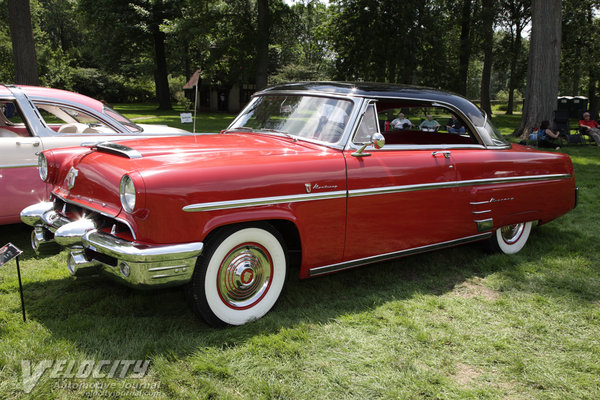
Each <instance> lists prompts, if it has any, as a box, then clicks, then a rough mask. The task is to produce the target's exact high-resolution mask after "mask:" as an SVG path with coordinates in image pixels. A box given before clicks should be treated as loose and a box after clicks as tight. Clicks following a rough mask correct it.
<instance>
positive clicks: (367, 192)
mask: <svg viewBox="0 0 600 400" xmlns="http://www.w3.org/2000/svg"><path fill="white" fill-rule="evenodd" d="M569 178H571V174H549V175H528V176H511V177H506V178H487V179H472V180H464V181H449V182H432V183H421V184H415V185H402V186H390V187H382V188H371V189H357V190H350V191H349V192H348V196H349V197H358V196H371V195H378V194H390V193H401V192H411V191H415V190H433V189H445V188H455V187H463V186H480V185H489V184H497V183H515V182H534V181H545V180H553V179H569ZM487 203H489V201H485V202H476V203H471V204H472V205H475V204H487Z"/></svg>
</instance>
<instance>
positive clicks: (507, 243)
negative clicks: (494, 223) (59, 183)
mask: <svg viewBox="0 0 600 400" xmlns="http://www.w3.org/2000/svg"><path fill="white" fill-rule="evenodd" d="M531 226H532V222H531V221H529V222H520V223H518V224H513V225H506V226H503V227H500V228H498V229H496V231H495V232H494V234H493V236H492V237H491V238H490V239H489V240H490V244H491V247H492V249H493V250H495V251H499V252H502V253H504V254H515V253H518V252H519V251H521V249H522V248H523V247H524V246H525V243H527V239H528V238H529V233H530V232H531Z"/></svg>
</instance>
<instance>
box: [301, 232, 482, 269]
mask: <svg viewBox="0 0 600 400" xmlns="http://www.w3.org/2000/svg"><path fill="white" fill-rule="evenodd" d="M491 235H492V233H491V232H486V233H480V234H478V235H473V236H467V237H464V238H460V239H455V240H449V241H447V242H440V243H434V244H430V245H427V246H421V247H414V248H412V249H406V250H400V251H395V252H392V253H386V254H380V255H378V256H373V257H366V258H360V259H357V260H350V261H344V262H341V263H337V264H331V265H325V266H323V267H315V268H311V269H310V270H309V271H308V273H309V276H311V277H313V276H319V275H324V274H329V273H331V272H335V271H342V270H345V269H350V268H356V267H360V266H362V265H367V264H373V263H377V262H382V261H388V260H392V259H394V258H399V257H405V256H409V255H412V254H418V253H424V252H427V251H432V250H437V249H443V248H445V247H451V246H456V245H459V244H464V243H470V242H475V241H478V240H482V239H486V238H488V237H490V236H491Z"/></svg>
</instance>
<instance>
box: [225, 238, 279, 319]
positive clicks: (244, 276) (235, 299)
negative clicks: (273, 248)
mask: <svg viewBox="0 0 600 400" xmlns="http://www.w3.org/2000/svg"><path fill="white" fill-rule="evenodd" d="M272 275H273V265H272V260H271V257H270V256H269V253H268V252H267V250H266V249H265V248H263V247H262V246H260V245H259V244H257V243H246V244H243V245H240V246H238V247H236V248H235V249H233V250H232V251H230V252H229V254H227V256H226V257H225V259H224V260H223V262H222V263H221V266H220V267H219V274H218V275H217V287H218V289H219V295H220V296H221V300H223V302H224V303H225V304H227V305H228V306H229V307H231V308H237V309H244V308H249V307H252V306H253V305H255V304H256V303H258V302H259V301H260V300H261V299H262V298H263V296H264V295H265V294H266V292H267V291H268V289H269V286H270V285H271V278H272Z"/></svg>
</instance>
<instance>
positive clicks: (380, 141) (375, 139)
mask: <svg viewBox="0 0 600 400" xmlns="http://www.w3.org/2000/svg"><path fill="white" fill-rule="evenodd" d="M369 145H372V146H373V147H374V148H375V149H377V150H379V149H381V148H382V147H383V146H384V145H385V138H384V137H383V135H382V134H381V133H379V132H377V133H374V134H373V136H371V141H370V142H367V143H363V145H362V147H361V148H360V149H358V150H357V151H355V152H354V153H351V155H352V156H353V157H368V156H370V155H371V153H364V151H365V149H366V148H367V146H369Z"/></svg>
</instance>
